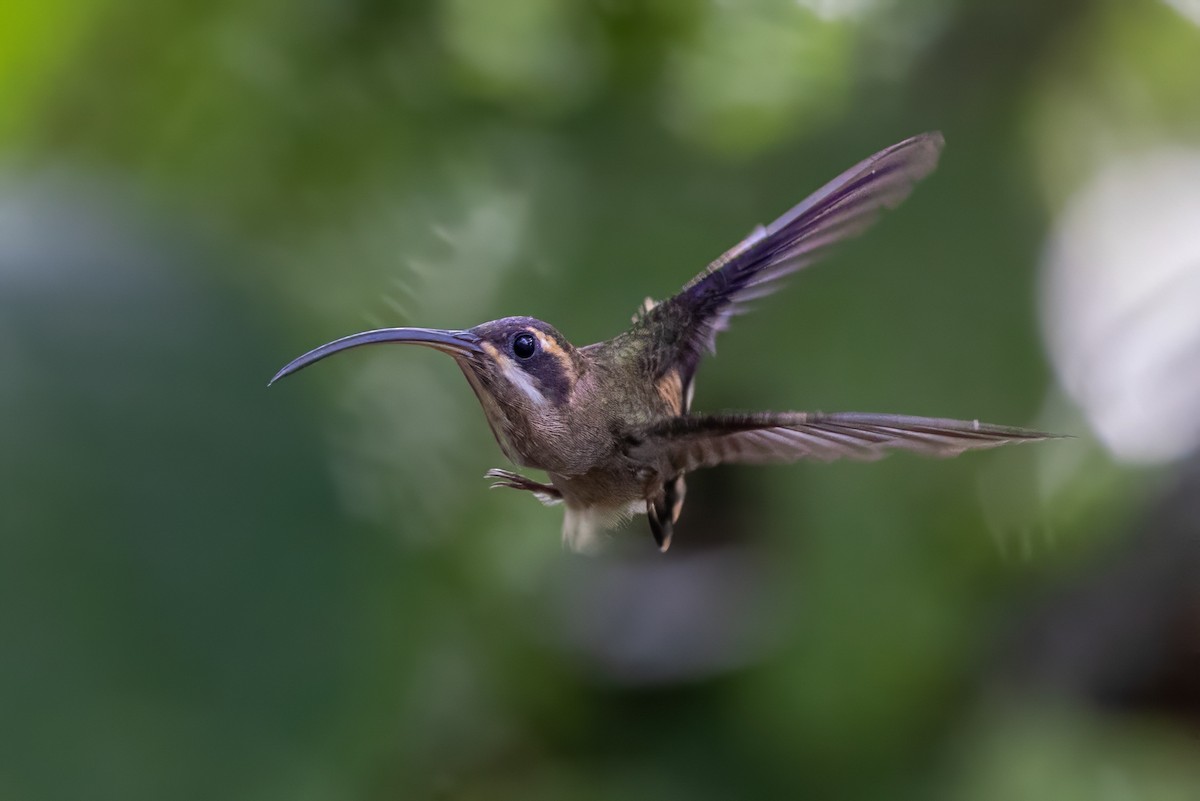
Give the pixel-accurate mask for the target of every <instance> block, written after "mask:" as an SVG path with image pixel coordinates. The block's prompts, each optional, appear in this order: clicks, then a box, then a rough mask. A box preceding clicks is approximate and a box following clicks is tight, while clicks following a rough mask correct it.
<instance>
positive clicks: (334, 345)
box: [267, 328, 482, 386]
mask: <svg viewBox="0 0 1200 801" xmlns="http://www.w3.org/2000/svg"><path fill="white" fill-rule="evenodd" d="M389 343H390V344H399V345H424V346H425V347H428V348H433V349H435V350H440V351H441V352H442V353H448V354H450V355H451V356H470V355H473V354H476V353H480V352H482V349H481V348H480V347H479V337H477V336H475V335H474V334H472V333H471V332H469V331H445V330H442V329H438V328H378V329H376V330H374V331H363V332H362V333H359V334H351V335H350V336H348V337H342V338H341V339H335V340H334V341H333V342H328V343H326V344H324V345H322V346H321V347H319V348H315V349H313V350H310V351H309V352H308V353H306V354H304V355H303V356H301V357H299V358H296V359H293V360H292V361H290V362H288V363H287V364H286V365H284V367H283V369H282V370H280V371H279V372H278V373H276V374H275V377H274V378H272V379H271V380H270V381H268V382H267V386H271V384H274V383H275V382H276V381H278V380H279V379H281V378H283V377H284V376H288V375H291V374H292V373H294V372H296V371H297V370H303V369H304V368H305V367H308V366H309V365H310V364H313V363H315V362H319V361H321V359H324V358H325V357H326V356H332V355H333V354H335V353H339V352H341V351H343V350H349V349H350V348H357V347H359V346H361V345H380V344H389Z"/></svg>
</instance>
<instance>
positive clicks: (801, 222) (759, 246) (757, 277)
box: [641, 131, 944, 374]
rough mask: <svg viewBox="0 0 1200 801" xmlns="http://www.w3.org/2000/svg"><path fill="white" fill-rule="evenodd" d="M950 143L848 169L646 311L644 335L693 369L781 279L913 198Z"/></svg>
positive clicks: (908, 143)
mask: <svg viewBox="0 0 1200 801" xmlns="http://www.w3.org/2000/svg"><path fill="white" fill-rule="evenodd" d="M943 141H944V140H943V139H942V135H941V134H940V133H938V132H936V131H934V132H930V133H924V134H920V135H918V136H914V137H912V138H911V139H905V140H904V141H903V142H900V143H899V144H895V145H892V146H891V147H889V148H887V149H886V150H882V151H880V152H879V153H876V154H875V155H874V156H871V157H870V158H868V159H866V160H864V161H862V162H860V163H858V164H856V165H854V166H853V167H851V168H850V169H848V170H846V171H845V172H844V173H842V174H841V175H839V176H838V177H837V178H834V179H833V180H832V181H830V182H829V183H827V184H825V186H823V187H821V188H820V189H818V190H817V191H816V192H814V193H813V194H812V195H810V196H809V197H808V198H806V199H805V200H804V201H802V202H801V203H800V204H799V205H797V206H795V207H794V208H792V209H791V210H790V211H789V212H788V213H787V214H784V215H783V216H782V217H780V218H779V219H778V220H776V221H775V222H773V223H771V224H770V225H768V226H766V227H765V228H764V227H761V226H760V227H759V228H757V229H756V230H755V231H754V232H753V233H751V234H750V236H748V237H747V238H746V239H744V240H743V241H742V242H740V243H738V244H737V245H735V246H734V247H733V248H732V249H730V250H729V251H728V252H726V253H725V254H724V255H722V256H721V257H720V258H719V259H717V260H716V261H714V262H713V263H712V264H710V265H709V266H708V267H707V268H706V269H705V270H704V271H703V272H702V273H700V274H699V275H697V276H696V277H695V278H693V279H692V280H691V281H689V282H688V283H687V284H686V285H685V286H684V287H683V289H682V290H681V291H680V292H679V294H677V295H675V296H674V297H671V298H669V299H668V300H665V301H663V302H662V303H660V304H658V305H657V306H654V307H653V308H651V309H649V310H648V311H647V312H645V314H644V315H642V318H641V323H642V327H643V329H644V330H650V331H658V332H659V338H662V337H667V338H669V339H670V340H671V341H670V342H669V343H661V344H667V345H668V346H674V347H673V348H671V349H672V350H674V351H675V353H674V354H672V355H673V356H674V357H675V359H673V360H672V362H673V363H675V364H683V365H686V366H687V367H688V368H691V369H694V367H695V365H696V363H697V362H698V361H699V359H700V357H701V356H702V355H703V354H704V351H705V350H706V349H707V350H713V349H714V348H715V346H716V336H717V333H718V332H719V331H722V330H724V329H725V328H726V327H727V326H728V324H729V318H730V317H731V316H733V315H734V314H737V313H738V312H739V311H742V310H743V308H744V305H745V303H746V301H749V300H752V299H754V298H758V297H762V296H763V295H767V294H770V293H771V292H773V291H775V290H776V289H778V288H779V280H778V279H780V278H782V277H783V276H785V275H788V274H790V273H793V272H795V271H796V270H799V269H801V268H803V267H806V266H808V265H809V264H812V263H813V262H814V261H816V260H817V259H819V258H821V257H822V256H823V255H824V254H825V252H826V251H827V250H828V249H829V248H830V247H831V246H832V245H835V244H837V243H838V242H841V241H843V240H846V239H849V238H850V237H853V236H856V235H858V234H860V233H862V232H863V231H865V230H866V229H867V227H869V226H870V225H871V223H873V222H874V221H875V219H876V218H877V217H878V215H879V212H880V210H881V209H885V208H893V207H895V206H896V205H898V204H899V203H900V202H901V201H902V200H904V198H906V197H908V194H909V192H911V191H912V187H913V184H915V183H916V182H917V181H919V180H920V179H922V178H924V177H925V176H926V175H928V174H929V173H930V172H932V171H933V169H934V167H936V166H937V160H938V155H939V153H940V152H941V149H942V144H943ZM691 369H688V370H687V372H688V374H690V372H691Z"/></svg>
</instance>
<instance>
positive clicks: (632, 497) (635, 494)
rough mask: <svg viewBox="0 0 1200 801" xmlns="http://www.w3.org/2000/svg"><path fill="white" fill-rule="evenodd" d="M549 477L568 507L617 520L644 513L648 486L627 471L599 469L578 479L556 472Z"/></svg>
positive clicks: (633, 473) (621, 468)
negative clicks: (603, 512)
mask: <svg viewBox="0 0 1200 801" xmlns="http://www.w3.org/2000/svg"><path fill="white" fill-rule="evenodd" d="M549 475H550V482H551V483H552V484H554V487H555V488H556V489H557V490H558V491H559V492H561V493H562V494H563V500H564V501H565V502H566V504H567V506H573V507H576V508H581V509H596V510H605V511H606V512H608V511H611V514H612V515H613V516H615V517H617V518H622V517H628V516H629V515H630V514H633V513H636V512H639V511H641V512H644V511H645V503H646V482H645V481H644V480H643V479H641V478H639V477H638V476H637V474H636V473H635V472H633V471H631V470H628V469H625V468H624V467H618V468H612V467H598V468H594V469H592V470H589V471H588V472H586V473H584V474H582V475H577V476H567V475H561V474H558V473H555V472H553V471H551V472H550V474H549ZM631 508H632V511H630V509H631Z"/></svg>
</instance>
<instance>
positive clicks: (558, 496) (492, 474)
mask: <svg viewBox="0 0 1200 801" xmlns="http://www.w3.org/2000/svg"><path fill="white" fill-rule="evenodd" d="M483 477H484V478H494V479H497V480H496V481H494V482H493V483H492V489H496V488H497V487H506V488H508V489H515V490H524V491H525V492H532V493H533V497H535V498H537V499H538V500H539V501H541V502H542V503H544V504H545V505H546V506H553V505H554V504H556V503H562V499H563V497H562V493H561V492H559V491H558V489H557V488H555V487H554V486H553V485H551V484H543V483H541V482H540V481H534V480H533V479H531V478H526V477H525V476H523V475H521V474H520V473H513V472H512V471H509V470H501V469H500V468H498V467H493V468H492V469H491V470H489V471H487V472H486V473H484V474H483Z"/></svg>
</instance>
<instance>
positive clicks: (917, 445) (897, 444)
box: [626, 412, 1060, 475]
mask: <svg viewBox="0 0 1200 801" xmlns="http://www.w3.org/2000/svg"><path fill="white" fill-rule="evenodd" d="M1059 436H1060V435H1057V434H1046V433H1043V432H1041V431H1030V430H1028V429H1024V428H1012V427H1009V426H996V425H989V424H987V423H980V422H979V421H978V420H945V419H940V418H935V417H908V416H905V415H895V414H859V413H856V412H844V413H839V414H821V413H819V412H813V413H806V412H763V413H759V414H723V415H685V416H682V417H673V418H669V419H666V420H662V421H660V422H657V423H652V424H650V425H648V426H644V427H642V428H640V429H637V430H634V431H631V432H629V434H628V435H627V440H626V441H627V448H628V452H629V454H630V456H631V457H633V458H634V459H635V460H637V461H641V462H644V463H647V464H652V465H655V466H656V467H657V468H658V469H659V471H660V472H661V473H663V474H666V475H676V474H679V473H682V472H686V471H689V470H697V469H699V468H701V467H712V466H713V465H717V464H722V463H742V464H771V463H779V462H794V461H797V460H799V459H817V460H820V461H832V460H834V459H860V460H874V459H879V458H882V457H883V456H885V455H887V453H888V452H889V451H892V450H904V451H912V452H914V453H919V454H922V455H924V456H938V457H946V456H957V455H958V454H960V453H962V452H963V451H969V450H979V449H982V448H994V447H996V446H997V445H1005V444H1007V443H1010V442H1031V441H1036V440H1044V439H1056V438H1058V437H1059Z"/></svg>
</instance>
